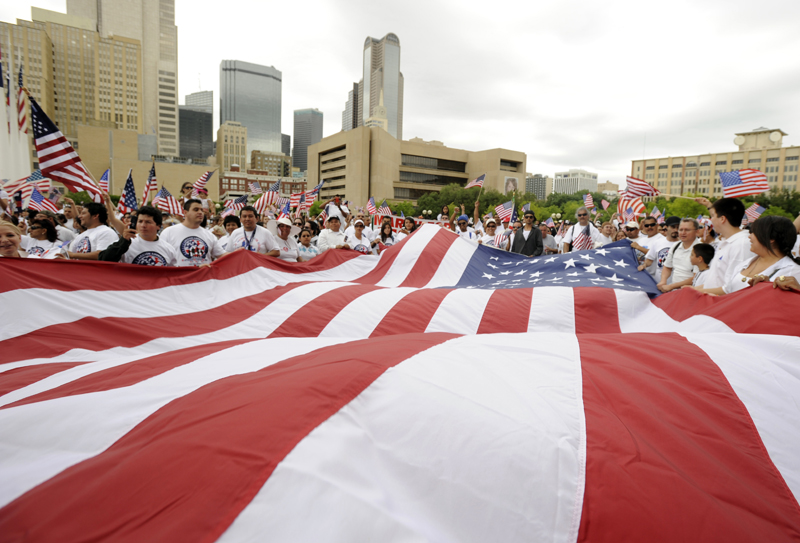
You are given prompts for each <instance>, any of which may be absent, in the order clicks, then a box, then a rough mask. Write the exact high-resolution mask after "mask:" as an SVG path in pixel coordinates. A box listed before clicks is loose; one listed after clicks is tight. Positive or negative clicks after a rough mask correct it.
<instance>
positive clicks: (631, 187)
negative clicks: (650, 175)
mask: <svg viewBox="0 0 800 543" xmlns="http://www.w3.org/2000/svg"><path fill="white" fill-rule="evenodd" d="M627 181H628V188H627V189H626V190H625V196H656V195H658V194H661V193H660V192H659V191H658V189H656V188H655V187H654V186H653V185H651V184H650V183H648V182H647V181H643V180H641V179H636V178H635V177H628V178H627Z"/></svg>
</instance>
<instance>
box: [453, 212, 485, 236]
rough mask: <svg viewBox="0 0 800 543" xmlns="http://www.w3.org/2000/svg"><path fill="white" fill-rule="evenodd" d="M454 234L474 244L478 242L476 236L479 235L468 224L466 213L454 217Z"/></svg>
mask: <svg viewBox="0 0 800 543" xmlns="http://www.w3.org/2000/svg"><path fill="white" fill-rule="evenodd" d="M456 234H458V237H460V238H461V239H465V240H467V241H469V242H472V243H475V244H477V243H478V238H479V237H480V236H479V235H478V234H477V233H476V232H475V230H474V229H473V228H472V227H471V226H469V217H467V215H466V213H465V214H463V215H459V216H458V218H457V219H456Z"/></svg>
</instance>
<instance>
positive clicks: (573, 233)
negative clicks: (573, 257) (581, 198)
mask: <svg viewBox="0 0 800 543" xmlns="http://www.w3.org/2000/svg"><path fill="white" fill-rule="evenodd" d="M575 217H576V218H577V219H578V223H577V224H573V225H572V226H570V227H569V230H567V233H566V234H565V235H564V239H563V240H562V242H561V243H562V244H563V247H564V252H565V253H568V252H570V251H573V250H576V249H574V248H573V247H572V241H573V240H574V239H575V238H577V237H578V235H579V234H580V233H581V232H582V231H584V232H585V231H586V228H587V227H588V228H589V237H591V238H592V244H593V245H594V244H596V243H597V242H599V241H601V240H602V235H601V234H600V231H599V230H598V229H597V227H596V226H595V225H593V224H592V223H591V222H589V210H588V209H586V208H585V207H579V208H578V210H577V211H576V212H575Z"/></svg>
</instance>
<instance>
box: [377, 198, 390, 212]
mask: <svg viewBox="0 0 800 543" xmlns="http://www.w3.org/2000/svg"><path fill="white" fill-rule="evenodd" d="M378 213H379V214H381V215H391V214H392V210H391V209H390V208H389V204H387V203H386V200H384V201H383V203H382V204H381V205H380V207H379V208H378Z"/></svg>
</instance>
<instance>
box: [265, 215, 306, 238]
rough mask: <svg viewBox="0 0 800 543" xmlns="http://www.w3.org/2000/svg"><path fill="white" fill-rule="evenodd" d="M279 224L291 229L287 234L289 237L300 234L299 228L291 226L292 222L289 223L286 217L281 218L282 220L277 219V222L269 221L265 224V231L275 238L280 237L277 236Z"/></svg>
mask: <svg viewBox="0 0 800 543" xmlns="http://www.w3.org/2000/svg"><path fill="white" fill-rule="evenodd" d="M279 224H285V225H286V226H291V227H292V229H291V231H290V232H289V235H290V236H296V235H297V234H299V233H300V230H301V228H300V227H299V226H295V225H293V224H292V221H290V220H289V219H287V218H286V217H283V218H281V219H278V220H275V219H272V220H271V221H269V222H268V223H267V230H269V231H270V233H271V234H272V235H273V236H275V237H280V236H278V225H279Z"/></svg>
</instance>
